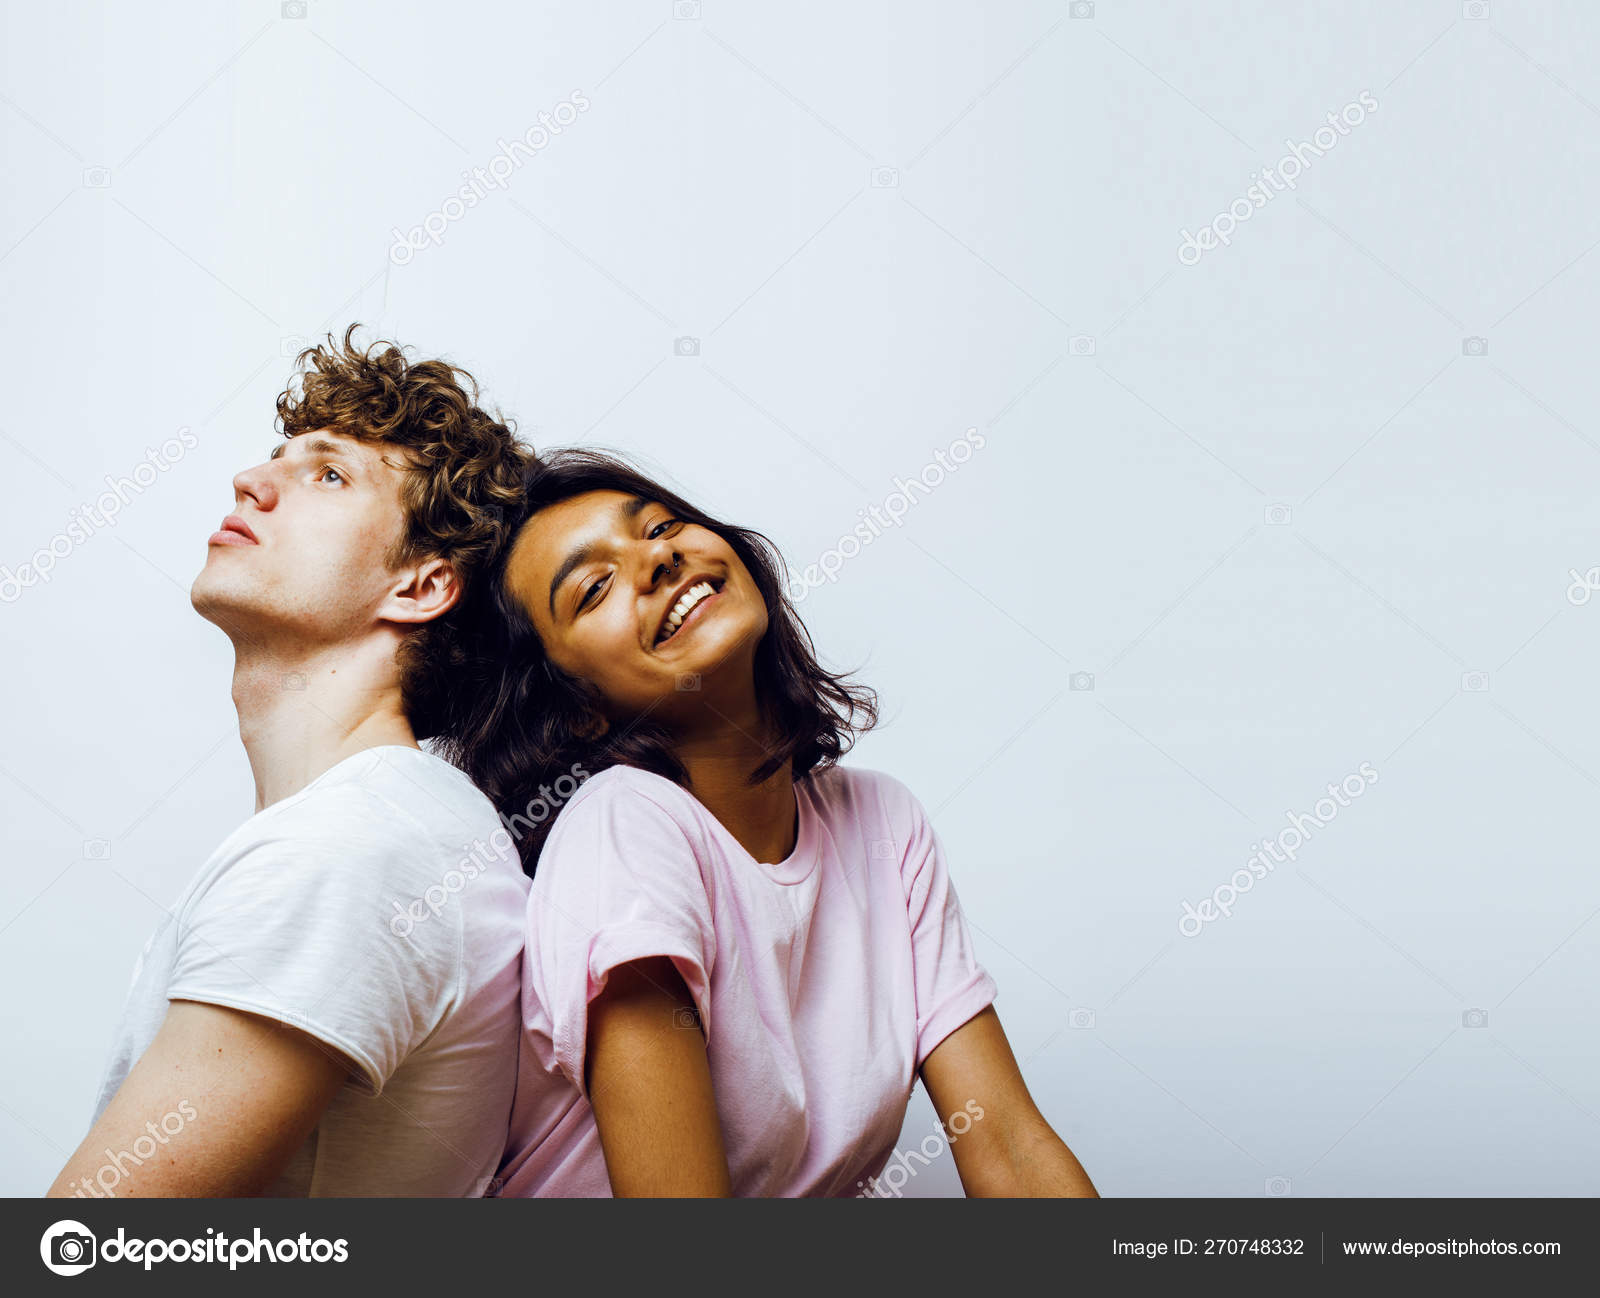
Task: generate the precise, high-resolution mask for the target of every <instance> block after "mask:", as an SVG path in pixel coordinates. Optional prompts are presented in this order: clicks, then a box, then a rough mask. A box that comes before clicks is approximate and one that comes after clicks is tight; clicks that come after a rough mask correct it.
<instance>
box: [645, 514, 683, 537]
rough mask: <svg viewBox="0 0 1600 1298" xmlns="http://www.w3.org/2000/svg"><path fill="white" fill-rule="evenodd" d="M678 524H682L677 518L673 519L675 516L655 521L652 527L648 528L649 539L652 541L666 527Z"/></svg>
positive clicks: (678, 525)
mask: <svg viewBox="0 0 1600 1298" xmlns="http://www.w3.org/2000/svg"><path fill="white" fill-rule="evenodd" d="M680 526H682V524H680V523H679V522H678V520H677V519H675V518H669V519H666V520H664V521H662V522H660V523H657V524H656V525H655V526H654V527H652V528H651V529H650V536H649V539H650V540H652V541H653V540H655V539H656V537H658V536H660V535H661V534H662V533H663V532H664V531H666V530H667V529H668V528H673V527H680Z"/></svg>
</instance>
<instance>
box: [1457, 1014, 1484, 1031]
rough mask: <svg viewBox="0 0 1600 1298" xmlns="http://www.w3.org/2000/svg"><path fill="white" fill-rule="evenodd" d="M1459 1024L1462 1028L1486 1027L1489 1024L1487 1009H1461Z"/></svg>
mask: <svg viewBox="0 0 1600 1298" xmlns="http://www.w3.org/2000/svg"><path fill="white" fill-rule="evenodd" d="M1461 1026H1462V1027H1464V1028H1486V1027H1488V1026H1489V1011H1488V1010H1462V1011H1461Z"/></svg>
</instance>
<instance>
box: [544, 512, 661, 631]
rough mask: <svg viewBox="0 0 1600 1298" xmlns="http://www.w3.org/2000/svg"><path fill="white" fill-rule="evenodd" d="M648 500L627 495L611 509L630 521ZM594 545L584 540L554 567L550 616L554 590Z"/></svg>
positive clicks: (589, 554) (590, 553)
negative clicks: (558, 565)
mask: <svg viewBox="0 0 1600 1298" xmlns="http://www.w3.org/2000/svg"><path fill="white" fill-rule="evenodd" d="M650 503H651V502H650V501H648V500H646V499H645V498H644V497H643V496H629V497H628V498H627V499H626V500H624V501H621V502H620V503H619V504H618V505H617V507H616V509H615V510H614V511H613V512H614V513H615V514H616V515H617V517H618V518H620V519H621V520H622V521H623V522H630V521H632V520H633V519H635V518H637V517H638V516H639V515H640V514H642V513H644V511H645V510H647V509H649V508H650ZM595 549H596V546H595V544H594V542H592V541H585V542H584V543H583V544H582V545H580V546H578V547H577V548H576V549H574V550H573V551H572V553H570V554H569V555H567V557H566V558H565V559H563V560H562V561H561V566H560V567H559V568H557V569H556V575H555V576H554V577H552V578H550V616H551V617H554V616H555V615H556V591H558V590H560V589H561V583H562V582H564V581H565V580H566V579H567V578H568V577H570V576H571V575H572V570H573V569H574V568H577V567H581V566H582V565H583V564H585V563H587V562H588V561H589V560H590V559H591V558H592V557H593V556H594V552H595Z"/></svg>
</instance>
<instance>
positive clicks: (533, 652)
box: [435, 448, 878, 876]
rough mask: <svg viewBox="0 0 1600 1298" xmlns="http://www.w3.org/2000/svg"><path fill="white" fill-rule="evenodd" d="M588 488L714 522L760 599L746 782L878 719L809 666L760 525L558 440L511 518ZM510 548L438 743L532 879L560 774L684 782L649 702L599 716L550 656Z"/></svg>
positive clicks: (848, 689)
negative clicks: (753, 760) (759, 730)
mask: <svg viewBox="0 0 1600 1298" xmlns="http://www.w3.org/2000/svg"><path fill="white" fill-rule="evenodd" d="M590 491H620V492H624V493H626V494H628V495H630V496H637V497H639V498H641V499H644V500H649V501H654V502H658V503H659V504H661V505H663V506H665V507H666V508H667V509H668V510H669V511H670V512H671V513H672V514H673V516H674V517H675V518H678V519H680V520H682V521H683V522H685V523H695V524H698V525H699V526H701V527H704V528H706V529H708V530H710V531H712V532H715V533H716V534H717V535H718V536H720V537H721V538H722V539H723V540H724V541H725V542H727V544H728V545H729V546H730V547H731V548H732V550H733V552H734V553H735V554H737V555H738V556H739V559H740V561H741V562H742V563H743V564H744V566H745V567H746V568H747V569H748V570H749V572H750V575H751V577H752V578H753V579H754V580H755V583H756V586H757V588H758V589H759V590H760V591H761V598H762V600H763V602H764V603H765V604H766V608H767V631H766V634H765V635H764V636H762V638H761V642H760V644H758V645H757V647H756V654H755V689H756V697H757V699H758V700H759V703H760V706H761V709H762V713H763V716H764V718H765V720H766V721H767V722H768V724H769V727H770V730H771V733H772V734H773V735H775V736H776V737H777V738H776V739H775V741H774V744H773V746H772V747H771V748H769V749H768V750H767V754H766V757H765V759H764V760H763V761H762V762H760V763H759V764H758V765H757V766H756V767H755V768H754V769H753V770H752V771H751V772H750V777H749V780H750V783H751V784H759V783H760V782H761V781H763V780H765V779H766V778H768V777H769V776H770V775H772V774H773V773H774V772H775V771H778V770H780V769H781V768H782V767H783V766H784V765H785V764H786V763H787V764H789V765H790V768H791V773H792V775H793V777H794V778H795V779H796V780H799V779H801V778H803V777H804V776H806V775H807V774H809V773H810V772H811V771H813V770H822V769H826V768H827V767H829V766H831V765H833V764H834V763H835V762H836V761H837V760H838V759H839V758H840V757H841V756H842V755H843V754H844V753H846V752H848V751H849V749H850V747H851V745H852V744H853V743H854V742H855V739H856V737H857V736H859V735H861V734H864V733H865V732H866V731H868V730H870V729H871V728H872V726H873V725H875V724H876V722H877V719H878V700H877V695H876V694H875V693H874V691H873V690H871V689H870V688H868V687H867V686H865V685H860V684H856V683H854V682H852V681H851V680H850V679H849V676H848V674H846V673H832V672H828V671H825V670H824V669H823V668H822V667H821V666H820V665H819V664H818V662H817V659H816V653H815V648H814V646H813V644H812V641H811V636H810V634H809V633H808V632H807V631H806V628H805V625H804V624H803V623H802V622H801V621H800V617H799V615H798V614H797V613H796V612H795V609H794V605H793V603H792V602H791V601H790V599H789V596H788V594H787V593H786V591H785V589H784V582H785V579H786V575H787V569H786V568H785V566H784V562H783V557H782V555H781V554H780V553H779V552H778V548H777V547H776V546H775V545H773V543H772V542H771V541H769V540H768V539H767V538H766V537H765V536H763V535H761V533H759V532H754V531H751V530H749V529H748V528H743V527H736V526H734V525H732V524H730V523H723V522H720V521H718V520H717V519H714V518H712V517H711V516H710V515H708V514H706V513H705V512H704V511H703V510H700V509H698V508H696V507H695V506H694V505H692V504H690V503H689V502H688V501H687V500H685V499H683V497H681V496H679V495H678V494H677V493H676V492H673V491H670V490H668V489H667V488H666V487H664V486H662V485H661V484H660V483H658V482H655V481H653V480H652V479H650V478H649V477H647V476H646V475H645V474H644V473H643V472H641V471H640V470H639V469H637V468H635V467H634V466H633V465H631V464H629V463H628V462H627V461H626V460H623V459H620V458H618V457H616V456H613V455H608V454H605V453H603V452H600V451H595V450H587V449H581V448H567V449H562V450H558V451H555V452H552V453H550V454H549V455H545V456H541V457H539V458H538V459H536V460H534V461H533V462H531V463H530V464H529V466H528V470H527V474H526V478H525V485H524V490H523V500H522V507H521V510H520V512H519V515H518V519H517V525H518V527H519V528H520V527H521V525H522V524H524V523H526V522H527V520H528V519H530V518H532V517H533V516H534V515H535V514H537V513H539V512H540V511H541V510H543V509H547V508H549V507H550V506H552V505H555V504H559V503H560V502H561V501H564V500H570V499H571V498H572V497H574V496H579V495H583V494H584V493H586V492H590ZM510 549H511V547H510V546H507V547H506V550H505V551H504V552H503V553H502V554H501V556H500V558H499V560H498V562H497V564H496V567H495V571H494V573H493V574H492V576H491V578H490V580H488V581H485V582H483V583H481V584H480V586H479V588H478V590H477V591H476V592H474V593H473V594H471V595H470V596H469V600H468V605H467V609H466V611H465V619H464V620H465V626H466V631H467V634H466V641H467V644H468V646H469V649H468V659H469V665H468V667H467V669H466V670H467V672H468V679H466V680H464V681H462V682H461V686H460V687H459V688H457V689H455V690H453V691H452V698H453V699H454V700H455V701H456V703H457V704H458V705H459V706H458V707H457V708H456V709H455V710H454V711H453V712H452V714H451V715H450V716H449V717H448V718H447V719H446V724H445V725H444V727H443V729H442V731H441V733H440V734H439V736H438V739H437V742H436V744H435V748H436V751H438V752H439V753H440V755H442V756H444V757H446V758H448V759H449V760H450V761H452V762H454V763H455V764H456V765H457V766H459V767H460V768H461V769H462V770H464V771H465V772H466V773H467V774H468V775H469V776H470V777H471V778H472V780H473V782H474V783H476V784H477V786H478V787H479V788H480V789H482V790H483V791H484V792H485V793H486V794H488V796H489V798H490V800H491V801H492V802H493V803H494V805H495V809H496V810H497V811H498V812H499V813H500V818H501V820H502V821H503V822H504V823H505V825H506V827H507V828H508V829H509V830H510V831H511V833H512V835H513V836H514V837H515V838H516V840H517V844H518V849H519V851H520V852H521V855H522V866H523V869H524V870H525V871H526V872H527V873H528V874H529V875H530V876H531V875H532V874H533V873H534V870H535V868H536V867H537V865H538V860H539V853H540V851H541V850H542V849H543V847H544V843H545V839H546V838H547V837H548V835H549V832H550V827H551V824H552V823H553V820H554V813H555V810H556V808H557V806H559V804H560V802H561V801H562V800H564V798H565V797H567V796H570V794H571V787H566V789H565V792H563V791H562V789H563V786H564V785H566V786H570V785H573V784H575V783H577V782H579V781H580V780H581V779H586V778H588V777H589V776H592V775H597V774H598V773H599V772H600V771H603V770H605V769H606V768H607V767H611V766H634V767H638V768H640V769H642V770H646V771H652V772H654V773H655V774H657V775H661V776H665V777H666V778H667V779H669V780H672V781H673V782H674V783H676V784H680V785H684V786H685V787H687V785H688V774H687V772H686V771H685V770H684V768H683V765H682V764H681V763H680V762H679V761H678V759H677V757H676V756H675V754H674V752H673V748H672V742H671V735H670V733H669V732H668V730H667V729H666V727H664V726H663V725H662V724H660V723H659V722H652V721H651V720H650V719H649V716H648V713H647V714H646V715H645V716H643V717H639V718H633V719H630V720H628V721H626V722H622V723H618V724H616V725H612V726H610V727H608V728H607V727H604V717H603V703H604V700H603V699H602V697H601V695H600V692H599V691H598V690H597V689H596V688H595V687H594V686H593V685H592V684H590V683H589V682H588V681H585V680H582V679H581V678H579V677H577V676H575V675H573V674H571V673H569V672H566V671H564V670H562V669H561V668H559V667H557V666H556V665H555V664H554V663H552V662H551V661H550V659H549V657H548V656H547V655H546V654H545V651H544V646H543V644H542V643H541V642H540V640H539V635H538V632H537V631H535V630H534V626H533V621H532V619H531V618H530V617H529V616H528V613H527V611H526V610H525V609H524V608H523V607H522V605H521V604H520V603H519V602H518V601H517V598H516V596H515V595H514V594H512V592H511V591H510V590H509V589H508V587H507V582H506V567H505V557H506V555H508V554H509V553H510ZM602 730H603V733H601V732H602ZM575 773H576V774H575ZM535 807H537V808H538V810H537V811H535V810H534V808H535Z"/></svg>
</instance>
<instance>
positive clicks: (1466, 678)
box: [1461, 672, 1489, 694]
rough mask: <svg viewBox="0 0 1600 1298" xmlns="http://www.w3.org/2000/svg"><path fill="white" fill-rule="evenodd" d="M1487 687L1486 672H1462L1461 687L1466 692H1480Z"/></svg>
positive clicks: (1487, 674) (1487, 678) (1487, 677)
mask: <svg viewBox="0 0 1600 1298" xmlns="http://www.w3.org/2000/svg"><path fill="white" fill-rule="evenodd" d="M1488 688H1489V673H1488V672H1462V673H1461V689H1462V691H1463V692H1464V693H1467V694H1482V693H1484V691H1486V690H1487V689H1488Z"/></svg>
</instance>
